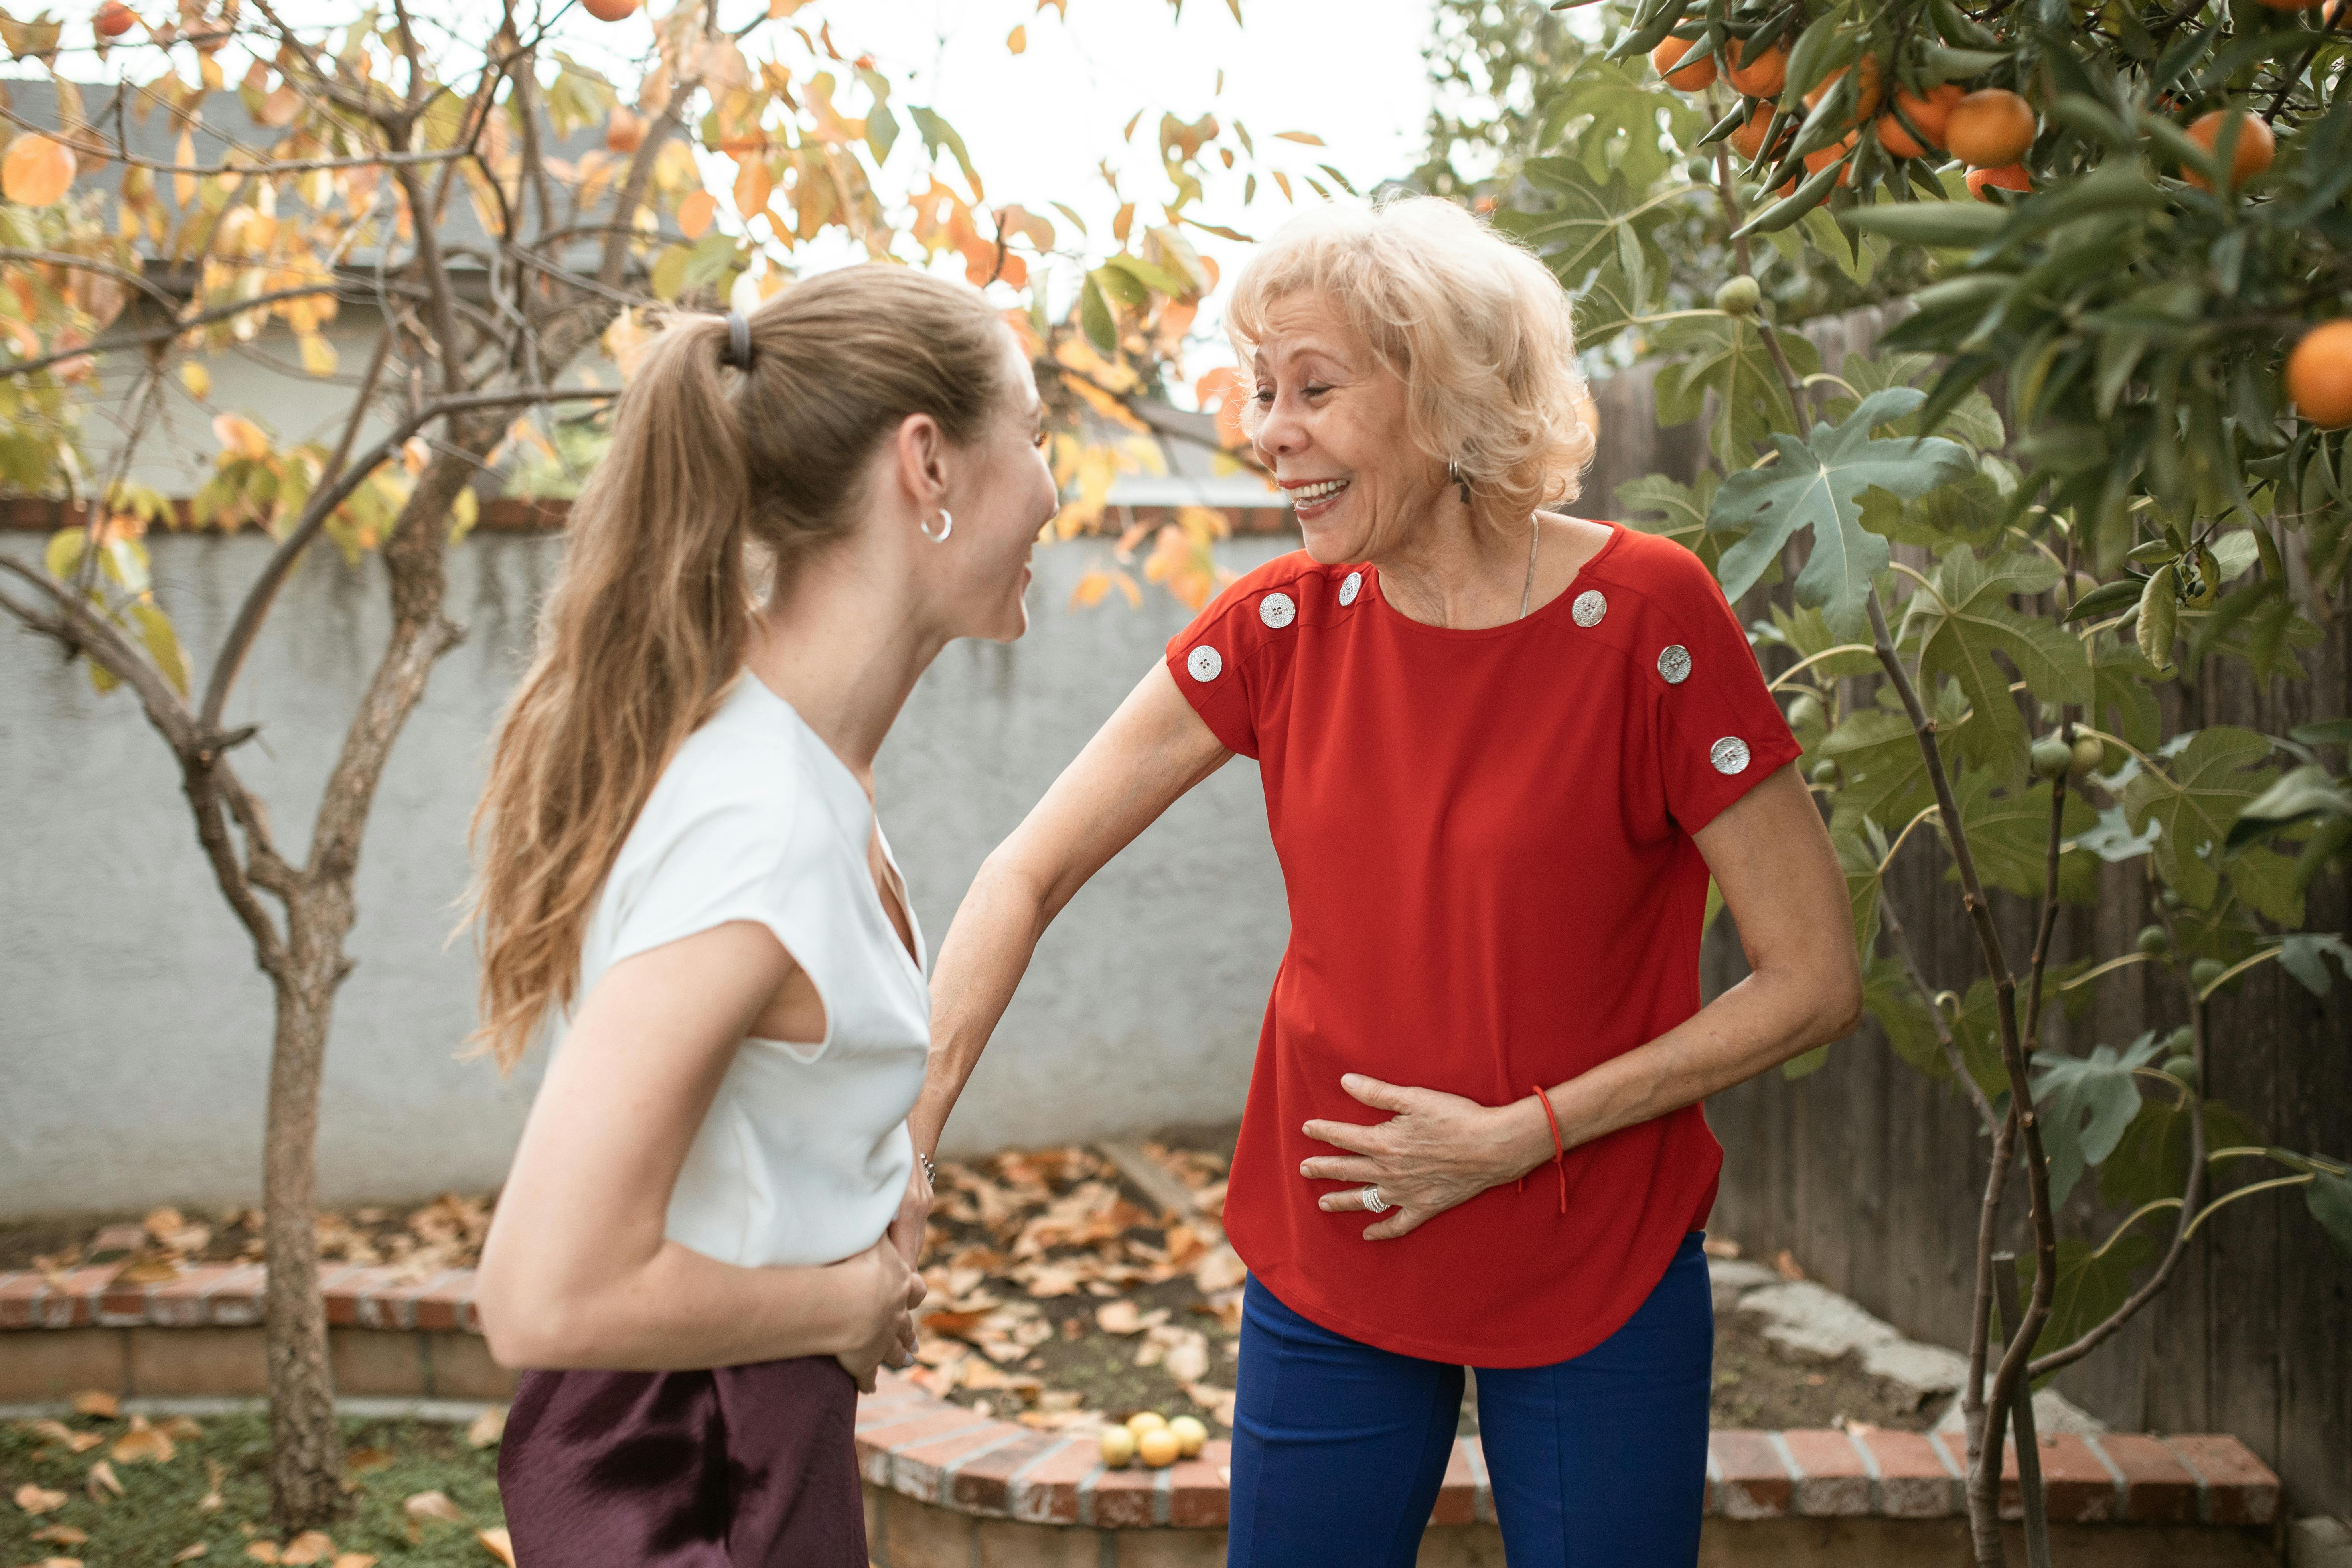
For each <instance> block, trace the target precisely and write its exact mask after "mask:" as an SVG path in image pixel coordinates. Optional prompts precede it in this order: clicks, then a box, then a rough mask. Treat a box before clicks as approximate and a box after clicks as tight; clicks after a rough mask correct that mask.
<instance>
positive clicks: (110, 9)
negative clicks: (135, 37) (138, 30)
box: [89, 0, 139, 38]
mask: <svg viewBox="0 0 2352 1568" xmlns="http://www.w3.org/2000/svg"><path fill="white" fill-rule="evenodd" d="M138 20H139V18H138V17H137V16H132V15H131V7H130V6H128V5H124V4H123V3H122V0H106V4H105V5H100V7H99V8H98V15H97V16H94V17H92V18H91V19H90V24H89V25H90V26H93V27H95V28H97V29H98V31H99V34H100V37H109V38H119V37H122V35H123V34H125V33H127V32H129V31H131V24H132V23H134V22H136V21H138Z"/></svg>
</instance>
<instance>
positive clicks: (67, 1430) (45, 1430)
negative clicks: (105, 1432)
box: [19, 1415, 106, 1454]
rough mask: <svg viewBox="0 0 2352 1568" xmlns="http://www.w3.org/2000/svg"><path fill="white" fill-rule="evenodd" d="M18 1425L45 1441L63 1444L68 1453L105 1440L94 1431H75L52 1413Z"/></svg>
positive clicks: (78, 1451) (84, 1449)
mask: <svg viewBox="0 0 2352 1568" xmlns="http://www.w3.org/2000/svg"><path fill="white" fill-rule="evenodd" d="M19 1425H20V1426H23V1427H24V1429H25V1430H26V1431H27V1432H30V1433H31V1434H33V1436H36V1437H38V1438H40V1439H41V1440H42V1441H43V1442H45V1443H60V1444H63V1445H64V1446H65V1449H66V1452H68V1453H69V1454H80V1453H86V1452H88V1451H89V1449H92V1448H95V1447H98V1446H99V1445H100V1443H103V1442H105V1441H106V1439H105V1438H103V1437H101V1436H99V1435H98V1434H97V1433H95V1432H77V1431H75V1430H74V1429H73V1428H72V1427H70V1426H67V1425H66V1424H65V1423H64V1422H62V1421H60V1420H58V1419H57V1417H55V1416H53V1415H51V1416H44V1417H42V1418H41V1419H40V1420H38V1421H26V1422H21V1423H19Z"/></svg>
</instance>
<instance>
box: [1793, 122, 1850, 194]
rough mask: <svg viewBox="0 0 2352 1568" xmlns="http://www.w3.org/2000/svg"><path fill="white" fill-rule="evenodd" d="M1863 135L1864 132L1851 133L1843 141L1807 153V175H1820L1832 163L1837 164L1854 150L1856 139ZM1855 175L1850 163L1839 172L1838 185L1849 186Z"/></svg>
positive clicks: (1847, 133) (1846, 134)
mask: <svg viewBox="0 0 2352 1568" xmlns="http://www.w3.org/2000/svg"><path fill="white" fill-rule="evenodd" d="M1861 134H1862V132H1859V131H1849V132H1846V133H1845V139H1844V140H1843V141H1842V142H1831V143H1830V144H1829V145H1828V146H1826V147H1816V148H1814V149H1813V150H1812V151H1811V152H1810V153H1806V154H1805V173H1807V174H1820V173H1821V172H1822V170H1823V169H1826V168H1828V167H1829V166H1830V165H1831V164H1832V163H1836V162H1837V161H1838V160H1839V159H1840V158H1843V157H1844V156H1845V155H1846V153H1848V152H1849V151H1851V150H1852V149H1853V143H1854V140H1855V138H1857V137H1859V136H1860V135H1861ZM1852 176H1853V164H1852V163H1848V164H1847V165H1846V166H1845V167H1844V168H1843V169H1840V170H1839V171H1838V177H1837V183H1838V184H1841V185H1843V184H1849V183H1850V182H1851V179H1852Z"/></svg>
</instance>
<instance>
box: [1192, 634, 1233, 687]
mask: <svg viewBox="0 0 2352 1568" xmlns="http://www.w3.org/2000/svg"><path fill="white" fill-rule="evenodd" d="M1184 668H1186V669H1188V670H1190V671H1192V679H1195V680H1203V681H1205V680H1214V679H1217V677H1218V675H1219V674H1221V673H1222V672H1223V669H1224V668H1225V661H1224V658H1223V655H1221V654H1219V653H1218V652H1217V650H1216V649H1215V648H1213V647H1210V646H1209V645H1208V644H1207V643H1202V645H1201V646H1200V647H1196V648H1194V649H1193V650H1192V657H1191V658H1187V659H1186V660H1185V661H1184Z"/></svg>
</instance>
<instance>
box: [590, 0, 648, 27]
mask: <svg viewBox="0 0 2352 1568" xmlns="http://www.w3.org/2000/svg"><path fill="white" fill-rule="evenodd" d="M580 5H581V8H582V9H583V10H584V11H586V12H587V13H588V15H590V16H593V17H595V18H596V20H598V21H599V22H618V21H623V20H625V19H626V18H627V17H630V16H635V15H636V10H637V0H580Z"/></svg>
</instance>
